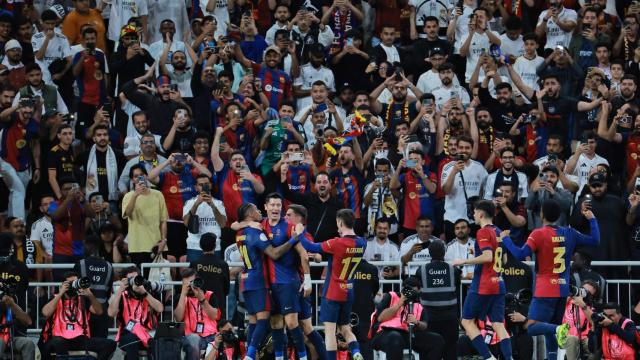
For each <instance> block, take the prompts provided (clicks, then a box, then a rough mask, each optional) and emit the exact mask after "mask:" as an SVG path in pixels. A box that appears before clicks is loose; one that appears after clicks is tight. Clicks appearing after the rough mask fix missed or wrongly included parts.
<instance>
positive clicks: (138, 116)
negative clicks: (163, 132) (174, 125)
mask: <svg viewBox="0 0 640 360" xmlns="http://www.w3.org/2000/svg"><path fill="white" fill-rule="evenodd" d="M131 119H132V121H131V122H132V125H133V126H132V127H133V129H131V131H129V129H127V137H126V138H125V139H124V156H126V157H127V160H131V159H132V158H134V157H137V156H138V155H141V154H142V153H143V151H144V150H143V148H142V146H141V145H142V137H144V136H145V135H148V136H151V137H153V138H154V139H155V146H156V148H155V149H154V150H155V151H157V152H161V153H163V152H164V151H163V150H162V145H161V139H162V138H161V137H160V135H154V134H152V133H151V132H150V131H149V118H148V117H147V113H146V112H144V111H142V110H139V111H136V112H134V113H133V114H132V115H131Z"/></svg>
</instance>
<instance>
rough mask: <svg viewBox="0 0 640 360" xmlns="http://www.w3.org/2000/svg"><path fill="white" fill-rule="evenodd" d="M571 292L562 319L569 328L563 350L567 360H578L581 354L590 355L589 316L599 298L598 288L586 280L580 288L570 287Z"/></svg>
mask: <svg viewBox="0 0 640 360" xmlns="http://www.w3.org/2000/svg"><path fill="white" fill-rule="evenodd" d="M572 290H573V291H572V294H571V295H572V296H569V298H567V304H566V306H565V309H564V316H563V318H562V323H563V324H569V326H570V328H569V335H568V336H567V344H566V345H565V347H564V348H565V350H566V352H567V359H579V358H580V357H581V356H580V355H581V354H584V355H586V356H589V355H591V351H590V350H589V333H590V332H591V331H592V329H593V325H592V323H591V316H592V315H593V304H594V303H596V302H597V301H598V300H599V298H600V288H599V287H598V284H597V283H595V282H593V281H591V280H586V281H584V282H582V286H581V287H580V288H578V287H572Z"/></svg>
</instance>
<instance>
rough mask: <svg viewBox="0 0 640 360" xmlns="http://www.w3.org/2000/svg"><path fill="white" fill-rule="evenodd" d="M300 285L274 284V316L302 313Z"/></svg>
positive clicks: (272, 295) (272, 294)
mask: <svg viewBox="0 0 640 360" xmlns="http://www.w3.org/2000/svg"><path fill="white" fill-rule="evenodd" d="M299 291H300V283H289V284H273V285H271V297H272V298H273V307H272V311H271V313H272V314H281V315H287V314H291V313H297V312H300V300H299V299H298V298H299V297H300V292H299Z"/></svg>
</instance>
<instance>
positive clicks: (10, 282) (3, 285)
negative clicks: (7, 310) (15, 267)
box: [0, 278, 18, 299]
mask: <svg viewBox="0 0 640 360" xmlns="http://www.w3.org/2000/svg"><path fill="white" fill-rule="evenodd" d="M17 286H18V283H17V282H16V280H15V279H14V278H8V279H6V280H5V281H3V282H0V299H2V297H3V296H5V295H7V296H10V297H13V296H14V295H15V294H16V287H17Z"/></svg>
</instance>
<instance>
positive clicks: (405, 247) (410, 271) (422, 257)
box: [400, 234, 440, 275]
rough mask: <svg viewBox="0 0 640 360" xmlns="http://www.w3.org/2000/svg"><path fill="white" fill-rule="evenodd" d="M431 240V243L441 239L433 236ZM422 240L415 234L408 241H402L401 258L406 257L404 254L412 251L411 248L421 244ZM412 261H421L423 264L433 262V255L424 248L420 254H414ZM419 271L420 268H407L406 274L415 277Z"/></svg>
mask: <svg viewBox="0 0 640 360" xmlns="http://www.w3.org/2000/svg"><path fill="white" fill-rule="evenodd" d="M429 240H431V241H438V240H440V239H438V238H437V237H435V236H431V237H430V238H429ZM421 242H422V240H420V238H419V237H418V234H413V235H411V236H409V237H407V238H406V239H404V240H403V241H402V244H400V257H402V256H404V254H406V253H408V252H409V250H411V247H413V245H415V244H419V243H421ZM411 261H421V262H429V261H431V254H430V253H429V249H428V248H424V249H422V250H420V251H419V252H417V253H415V254H413V257H412V258H411ZM417 270H418V266H405V269H404V271H405V273H406V274H407V275H414V274H415V273H416V271H417Z"/></svg>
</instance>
